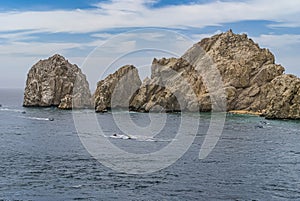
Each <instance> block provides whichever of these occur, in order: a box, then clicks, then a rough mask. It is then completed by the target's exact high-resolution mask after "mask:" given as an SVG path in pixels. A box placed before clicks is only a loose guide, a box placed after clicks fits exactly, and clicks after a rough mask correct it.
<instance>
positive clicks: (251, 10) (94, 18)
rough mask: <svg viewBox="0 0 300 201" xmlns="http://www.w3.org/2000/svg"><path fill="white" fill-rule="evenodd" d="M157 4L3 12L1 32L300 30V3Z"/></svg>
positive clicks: (127, 0)
mask: <svg viewBox="0 0 300 201" xmlns="http://www.w3.org/2000/svg"><path fill="white" fill-rule="evenodd" d="M154 2H155V1H149V0H137V1H136V0H113V1H109V2H105V3H99V4H97V5H96V6H97V7H96V8H95V9H88V10H79V9H77V10H54V11H23V12H16V11H14V12H2V13H0V24H1V27H0V31H16V30H38V31H41V32H52V33H56V32H67V33H89V32H95V31H104V30H107V29H113V28H124V27H125V28H128V27H167V28H187V27H197V28H200V27H205V26H208V25H219V24H222V23H230V22H236V21H241V20H270V21H274V22H277V24H276V26H300V24H299V22H300V15H299V13H300V1H299V0H289V1H276V2H274V1H273V0H252V1H251V0H249V1H245V2H236V1H235V2H232V1H230V2H222V1H214V2H212V3H206V4H200V3H199V4H196V3H195V4H193V5H173V6H166V7H161V8H153V7H149V6H147V5H148V4H149V3H154ZM274 24H275V23H274ZM273 26H275V25H273Z"/></svg>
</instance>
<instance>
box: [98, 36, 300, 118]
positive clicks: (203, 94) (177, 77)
mask: <svg viewBox="0 0 300 201" xmlns="http://www.w3.org/2000/svg"><path fill="white" fill-rule="evenodd" d="M284 70H285V69H284V68H283V67H282V66H281V65H278V64H275V58H274V55H273V54H272V53H271V52H270V51H269V50H268V49H265V48H260V47H259V45H258V44H256V43H255V42H254V41H253V40H252V39H249V38H248V37H247V35H246V34H241V35H240V34H234V33H233V32H232V31H231V30H229V31H228V32H226V33H221V34H218V35H215V36H213V37H211V38H206V39H203V40H201V41H200V42H199V43H196V44H195V45H194V46H193V47H191V48H190V49H189V50H187V52H186V53H185V54H184V55H183V56H182V57H180V58H170V59H165V58H162V59H159V60H158V59H154V60H153V63H152V67H151V77H150V78H146V79H145V80H144V81H143V83H142V85H141V86H140V88H139V89H138V90H137V91H136V92H135V93H133V94H132V89H131V88H130V87H129V91H130V94H132V97H131V98H130V100H129V105H130V109H131V110H134V111H142V112H149V111H159V112H173V111H211V110H212V109H214V110H215V111H217V110H219V111H224V110H226V111H229V110H244V111H249V112H256V113H262V114H263V115H265V116H266V117H267V118H289V119H299V118H300V91H299V87H300V79H299V78H297V77H296V76H292V75H285V74H283V73H284ZM136 76H138V75H137V72H136V75H135V80H138V78H136ZM110 80H112V81H110ZM114 80H116V77H115V76H112V77H108V78H106V79H105V81H100V82H99V83H98V88H99V87H100V88H101V90H100V91H107V90H108V91H109V93H108V95H107V94H106V95H102V96H100V97H102V99H105V100H107V101H108V102H109V100H110V97H111V92H110V91H111V89H110V87H109V86H108V85H105V84H103V82H104V83H110V82H115V81H114ZM133 84H134V85H135V88H134V89H135V90H136V86H138V85H139V83H136V82H134V83H133ZM103 85H104V86H107V87H108V89H107V90H104V89H103ZM110 86H113V85H112V84H111V85H110ZM127 89H128V88H127V87H125V86H124V88H123V89H122V90H124V91H126V90H127ZM97 90H98V89H97ZM98 91H99V90H98ZM98 91H96V94H99V92H98ZM101 94H104V93H103V92H101ZM98 97H99V96H98ZM99 102H101V101H99V99H98V100H97V101H96V103H99ZM126 102H128V100H126ZM98 105H105V107H102V106H101V107H100V109H98V111H99V110H100V111H101V110H102V108H106V107H107V105H109V103H107V102H106V103H105V104H98ZM96 106H97V104H96ZM96 110H97V107H96Z"/></svg>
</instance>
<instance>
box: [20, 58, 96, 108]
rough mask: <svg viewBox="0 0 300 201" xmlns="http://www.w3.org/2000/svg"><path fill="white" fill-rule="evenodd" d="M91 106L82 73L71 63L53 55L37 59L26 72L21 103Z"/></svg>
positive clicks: (28, 104) (45, 105) (33, 105)
mask: <svg viewBox="0 0 300 201" xmlns="http://www.w3.org/2000/svg"><path fill="white" fill-rule="evenodd" d="M72 103H73V108H84V107H90V106H91V94H90V90H89V84H88V82H87V80H86V77H85V75H84V74H83V73H82V72H81V70H80V69H79V68H78V67H77V66H76V65H74V64H70V63H69V62H68V61H67V60H66V59H65V58H64V57H62V56H60V55H58V54H56V55H54V56H52V57H50V58H48V59H46V60H40V61H39V62H38V63H36V64H35V65H34V66H33V67H32V68H31V69H30V70H29V72H28V75H27V81H26V88H25V92H24V101H23V106H25V107H49V106H57V107H59V108H61V109H71V108H72Z"/></svg>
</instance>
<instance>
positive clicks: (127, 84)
mask: <svg viewBox="0 0 300 201" xmlns="http://www.w3.org/2000/svg"><path fill="white" fill-rule="evenodd" d="M141 84H142V82H141V80H140V78H139V75H138V71H137V69H136V68H135V67H134V66H132V65H127V66H123V67H122V68H120V69H119V70H118V71H116V72H115V73H114V74H110V75H109V76H108V77H106V78H105V79H104V80H101V81H99V82H98V83H97V89H96V92H95V94H94V105H95V110H96V112H105V111H107V110H108V109H111V108H128V107H129V102H130V99H131V97H132V95H133V94H134V93H135V92H136V90H138V88H139V87H140V85H141Z"/></svg>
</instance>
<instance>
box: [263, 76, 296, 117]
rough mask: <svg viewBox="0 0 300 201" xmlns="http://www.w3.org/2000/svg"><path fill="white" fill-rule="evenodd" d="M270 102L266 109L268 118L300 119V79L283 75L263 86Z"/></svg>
mask: <svg viewBox="0 0 300 201" xmlns="http://www.w3.org/2000/svg"><path fill="white" fill-rule="evenodd" d="M263 94H264V96H265V98H266V99H268V100H269V103H268V104H267V106H266V109H265V111H264V116H265V117H266V118H268V119H300V79H299V78H297V77H296V76H294V75H281V76H278V77H276V78H274V79H273V80H272V81H271V82H270V83H268V84H267V85H266V86H265V87H264V88H263Z"/></svg>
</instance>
